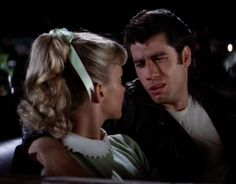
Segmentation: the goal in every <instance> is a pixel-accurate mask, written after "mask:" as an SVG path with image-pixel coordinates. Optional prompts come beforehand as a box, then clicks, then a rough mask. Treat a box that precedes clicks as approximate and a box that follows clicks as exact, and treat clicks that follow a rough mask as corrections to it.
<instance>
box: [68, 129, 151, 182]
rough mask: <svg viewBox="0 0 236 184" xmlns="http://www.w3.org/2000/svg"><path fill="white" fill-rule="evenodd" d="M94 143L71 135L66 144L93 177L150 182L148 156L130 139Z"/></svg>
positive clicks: (122, 137) (111, 138)
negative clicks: (148, 180)
mask: <svg viewBox="0 0 236 184" xmlns="http://www.w3.org/2000/svg"><path fill="white" fill-rule="evenodd" d="M102 132H103V135H104V137H103V140H94V139H88V138H85V137H81V136H79V135H77V134H73V133H69V134H68V135H67V136H66V137H65V138H64V139H63V144H64V145H65V147H66V148H67V149H68V150H69V151H70V153H71V155H72V156H73V157H74V158H75V159H76V160H77V161H78V162H79V164H80V165H81V166H83V167H84V168H85V170H86V171H87V172H88V173H89V174H90V176H91V177H99V178H111V179H115V180H123V179H132V180H140V179H143V180H147V179H149V176H150V175H151V172H150V169H149V165H148V162H147V159H146V158H145V155H144V154H143V152H142V151H141V149H140V148H139V146H138V144H137V143H136V142H135V141H134V140H132V139H131V138H130V137H128V136H125V135H121V134H117V135H112V136H107V134H106V132H105V130H103V129H102Z"/></svg>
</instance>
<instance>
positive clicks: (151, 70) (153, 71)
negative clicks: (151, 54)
mask: <svg viewBox="0 0 236 184" xmlns="http://www.w3.org/2000/svg"><path fill="white" fill-rule="evenodd" d="M147 73H148V75H147V79H148V80H155V79H157V78H158V77H159V75H160V71H159V68H158V66H157V65H156V64H155V63H153V62H152V61H150V62H148V63H147Z"/></svg>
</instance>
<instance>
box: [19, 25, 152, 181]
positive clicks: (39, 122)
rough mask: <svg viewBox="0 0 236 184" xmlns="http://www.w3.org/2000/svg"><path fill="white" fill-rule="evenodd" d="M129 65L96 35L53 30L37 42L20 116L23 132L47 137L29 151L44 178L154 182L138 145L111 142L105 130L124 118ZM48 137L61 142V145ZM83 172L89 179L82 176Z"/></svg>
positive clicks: (121, 139) (116, 47)
mask: <svg viewBox="0 0 236 184" xmlns="http://www.w3.org/2000/svg"><path fill="white" fill-rule="evenodd" d="M126 60H127V53H126V51H125V49H124V48H123V47H122V46H121V45H120V44H118V43H117V42H114V41H112V40H110V39H107V38H105V37H102V36H99V35H97V34H93V33H90V32H75V33H73V32H70V31H68V30H66V29H54V30H52V31H50V33H48V34H42V35H40V36H39V37H38V38H37V39H36V40H35V41H34V43H33V46H32V50H31V55H30V60H29V65H28V69H27V75H26V81H25V97H24V99H22V100H21V102H20V104H19V108H18V114H19V115H20V118H21V121H22V125H23V128H26V129H28V131H33V132H34V131H36V132H39V131H45V132H47V133H48V134H49V137H43V138H40V139H36V140H35V141H33V142H32V144H31V145H30V146H29V149H28V153H29V155H31V156H32V155H34V156H35V159H36V160H37V161H38V162H39V163H40V164H41V165H42V167H43V169H42V171H41V174H42V175H81V176H84V175H83V174H84V173H86V174H85V175H87V176H91V177H101V178H112V179H117V180H122V179H148V177H149V175H150V174H151V172H150V170H149V166H148V163H147V161H146V158H145V156H144V155H143V153H142V151H141V150H140V148H139V146H138V145H137V144H136V142H134V141H133V140H132V139H131V138H129V137H127V136H124V135H120V134H119V135H113V136H107V134H106V132H105V130H103V129H102V128H101V127H102V125H103V123H104V121H106V120H108V119H118V118H120V117H121V109H122V103H123V96H124V87H123V86H122V84H121V77H122V65H123V64H124V63H125V62H126ZM50 137H54V138H56V139H57V140H58V141H54V142H55V146H51V145H52V142H53V141H52V138H50ZM47 141H49V142H50V141H51V143H49V144H47ZM59 143H60V144H61V143H62V144H63V145H64V147H65V148H66V149H64V151H62V150H61V147H60V144H59ZM48 145H50V146H48ZM57 148H58V149H57ZM58 150H60V151H58ZM68 152H69V154H68ZM75 161H76V162H75ZM79 167H80V168H82V170H83V171H85V172H84V173H83V172H82V174H81V173H80V174H78V172H77V171H76V168H79Z"/></svg>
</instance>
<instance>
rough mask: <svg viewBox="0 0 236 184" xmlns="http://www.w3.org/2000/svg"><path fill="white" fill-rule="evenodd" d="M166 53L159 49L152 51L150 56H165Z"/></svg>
mask: <svg viewBox="0 0 236 184" xmlns="http://www.w3.org/2000/svg"><path fill="white" fill-rule="evenodd" d="M165 55H167V54H166V53H165V52H163V51H161V52H156V53H153V54H152V55H151V56H150V58H154V57H160V56H165Z"/></svg>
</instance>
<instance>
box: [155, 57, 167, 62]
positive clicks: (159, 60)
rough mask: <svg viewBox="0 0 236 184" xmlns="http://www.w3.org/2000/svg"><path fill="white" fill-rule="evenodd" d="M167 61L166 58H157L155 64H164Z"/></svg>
mask: <svg viewBox="0 0 236 184" xmlns="http://www.w3.org/2000/svg"><path fill="white" fill-rule="evenodd" d="M165 60H166V58H165V57H157V58H155V62H156V63H160V62H163V61H165Z"/></svg>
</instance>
